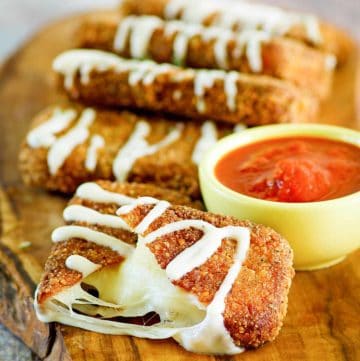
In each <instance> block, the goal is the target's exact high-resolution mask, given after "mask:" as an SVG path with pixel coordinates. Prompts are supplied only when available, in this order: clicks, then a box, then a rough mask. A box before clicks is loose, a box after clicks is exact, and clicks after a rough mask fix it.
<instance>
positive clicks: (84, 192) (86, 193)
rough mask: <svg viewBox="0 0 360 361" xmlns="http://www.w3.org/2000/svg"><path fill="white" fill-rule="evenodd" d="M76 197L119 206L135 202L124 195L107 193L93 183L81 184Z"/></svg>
mask: <svg viewBox="0 0 360 361" xmlns="http://www.w3.org/2000/svg"><path fill="white" fill-rule="evenodd" d="M75 196H76V197H79V198H82V199H87V200H89V201H92V202H97V203H105V204H117V205H118V206H123V205H126V204H130V203H132V202H133V201H134V198H131V197H128V196H125V195H123V194H119V193H115V192H110V191H107V190H105V189H103V188H101V187H100V186H99V185H98V184H96V183H93V182H87V183H83V184H81V185H80V186H79V187H78V188H77V190H76V193H75Z"/></svg>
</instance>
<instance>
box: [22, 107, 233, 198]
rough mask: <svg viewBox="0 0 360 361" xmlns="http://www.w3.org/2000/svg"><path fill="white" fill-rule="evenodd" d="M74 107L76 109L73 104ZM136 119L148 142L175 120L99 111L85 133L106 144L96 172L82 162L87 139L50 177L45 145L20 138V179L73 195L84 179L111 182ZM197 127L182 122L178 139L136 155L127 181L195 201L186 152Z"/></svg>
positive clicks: (223, 129) (43, 116)
mask: <svg viewBox="0 0 360 361" xmlns="http://www.w3.org/2000/svg"><path fill="white" fill-rule="evenodd" d="M71 107H73V105H71ZM64 108H66V106H65V107H64ZM78 109H79V110H80V109H81V108H80V107H78ZM53 110H54V107H50V108H48V109H46V110H44V111H43V112H41V113H40V114H39V115H37V116H36V117H35V120H34V123H33V126H32V128H33V127H35V126H38V125H39V124H40V123H42V122H45V121H46V120H48V119H49V116H50V115H51V114H52V112H53ZM140 119H145V120H147V121H149V123H150V124H151V127H152V131H151V134H150V136H149V138H148V139H149V142H150V143H153V142H158V141H159V140H160V139H162V138H163V137H164V136H165V135H166V134H167V132H168V131H169V129H171V127H173V126H174V125H175V124H176V121H170V120H168V119H164V118H163V117H156V116H153V117H149V116H138V115H135V114H134V113H130V112H126V111H123V112H115V111H106V110H100V109H98V110H97V116H96V121H95V122H94V124H93V125H92V126H91V128H90V136H91V135H93V134H95V133H96V134H100V135H102V136H103V137H104V139H105V143H106V146H105V148H103V150H101V151H100V152H99V158H98V164H97V167H96V170H95V172H90V171H88V170H87V169H86V168H85V165H84V163H85V158H86V150H87V147H88V141H87V142H85V143H84V144H82V145H80V146H77V147H76V148H75V149H74V151H73V152H72V153H71V155H70V156H69V157H68V158H67V160H66V161H65V163H64V165H63V166H62V168H61V169H60V170H59V171H58V172H57V174H55V175H51V174H50V173H49V170H48V165H47V153H48V149H46V148H37V149H34V148H31V147H29V146H28V145H27V144H26V143H25V142H24V143H23V144H22V146H21V151H20V155H19V167H20V172H21V175H22V178H23V180H24V182H25V183H26V184H27V185H31V186H37V187H42V188H46V189H48V190H53V191H60V192H63V193H73V192H74V191H75V189H76V187H77V186H78V185H79V184H81V183H83V182H86V181H92V180H95V179H108V180H113V179H114V176H113V173H112V163H113V160H114V158H115V156H116V154H117V152H118V150H119V149H120V148H121V147H122V146H123V145H124V144H125V142H126V141H127V139H128V137H129V136H130V134H131V133H132V131H133V128H134V126H135V124H136V122H137V121H138V120H140ZM200 126H201V123H200V124H199V123H196V122H192V123H190V122H187V123H185V126H184V130H183V133H182V137H181V139H179V140H178V141H176V142H174V143H172V144H171V145H169V146H168V147H166V148H163V149H162V150H161V151H159V152H157V153H155V154H153V155H149V156H145V157H142V158H140V159H138V160H137V161H136V163H135V164H134V167H133V169H132V170H131V172H130V174H129V177H128V181H134V182H138V183H153V184H156V185H158V186H160V187H165V188H171V189H175V190H179V191H181V192H183V193H184V194H188V195H190V196H192V197H193V198H194V199H199V198H200V190H199V184H198V177H197V167H196V166H195V165H194V164H193V162H192V160H191V155H192V151H193V149H194V146H195V144H196V141H197V140H198V138H199V136H200ZM218 130H219V136H220V137H221V136H223V135H224V134H226V133H228V132H229V131H230V128H226V127H218ZM89 138H90V137H89Z"/></svg>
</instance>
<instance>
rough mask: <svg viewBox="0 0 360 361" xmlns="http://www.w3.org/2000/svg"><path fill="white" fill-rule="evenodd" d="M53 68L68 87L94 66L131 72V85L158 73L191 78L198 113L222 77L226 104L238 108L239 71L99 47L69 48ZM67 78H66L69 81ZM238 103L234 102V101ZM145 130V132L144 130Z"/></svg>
mask: <svg viewBox="0 0 360 361" xmlns="http://www.w3.org/2000/svg"><path fill="white" fill-rule="evenodd" d="M54 69H55V70H56V71H58V72H59V73H61V74H63V75H64V77H65V87H66V86H67V84H72V83H73V76H74V75H75V74H76V73H77V70H79V71H80V74H82V75H81V79H84V78H85V79H86V80H87V79H88V75H89V73H90V72H91V71H92V70H93V69H97V70H98V71H106V70H109V69H113V70H114V71H120V72H121V71H124V72H129V73H130V74H129V78H128V81H129V84H130V85H136V84H137V83H139V82H143V84H151V83H152V82H153V81H154V80H155V79H156V78H157V76H158V75H159V74H169V75H171V77H170V81H171V82H178V81H181V80H182V79H184V78H186V77H190V78H192V79H193V82H194V93H195V96H196V97H197V102H196V108H197V110H198V112H199V113H204V112H205V110H206V102H205V101H204V95H205V91H206V89H207V88H212V87H213V85H214V83H215V81H216V80H217V79H219V80H220V81H221V82H222V84H223V87H224V93H225V97H226V103H227V106H228V108H229V110H230V111H235V110H236V97H237V84H236V82H237V80H238V78H239V75H238V74H237V73H236V72H226V71H223V70H194V69H186V70H183V69H181V68H179V67H176V66H172V65H169V64H156V63H154V62H152V61H149V60H147V61H136V60H129V59H123V58H121V57H118V56H115V55H113V54H109V53H106V52H102V51H98V50H69V51H67V52H65V53H63V54H61V55H59V56H58V57H57V58H56V59H55V62H54ZM66 79H67V80H66ZM234 103H235V104H234ZM142 132H143V131H142Z"/></svg>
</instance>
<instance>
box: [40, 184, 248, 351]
mask: <svg viewBox="0 0 360 361" xmlns="http://www.w3.org/2000/svg"><path fill="white" fill-rule="evenodd" d="M88 195H91V196H92V198H91V200H94V201H97V202H102V203H118V204H126V205H124V206H122V207H121V208H119V209H118V211H117V213H118V214H119V215H120V214H127V213H129V212H131V211H133V210H134V209H135V208H136V207H137V206H140V205H144V204H153V205H154V207H153V208H152V210H151V211H150V212H148V214H147V215H146V216H145V217H144V218H143V220H142V221H141V222H140V223H139V224H138V225H137V226H136V227H135V229H134V230H135V231H136V232H137V233H140V236H139V243H138V247H137V248H134V247H132V246H130V245H128V244H126V243H124V242H122V241H121V240H119V239H116V238H114V237H111V236H108V235H106V234H104V233H101V232H97V231H94V230H91V229H88V228H86V227H80V226H64V227H60V228H58V229H56V230H55V231H54V232H53V235H52V239H53V241H54V242H61V241H65V240H68V239H71V238H81V239H85V240H87V241H89V242H94V243H97V244H99V245H102V246H105V247H110V248H112V249H113V250H115V251H117V252H119V253H120V254H121V255H123V256H124V257H128V261H129V262H130V263H131V261H134V262H135V261H137V262H139V260H137V258H136V257H135V255H136V251H137V250H139V251H143V250H142V249H144V246H145V245H146V244H148V243H151V242H153V241H155V240H156V239H157V238H158V237H160V236H163V235H166V234H169V233H172V232H175V231H177V230H182V229H188V228H197V229H200V230H202V231H203V233H204V234H203V236H202V238H201V239H200V240H199V241H198V242H196V243H195V244H193V245H192V246H190V247H188V248H187V249H185V250H184V251H183V252H182V253H180V254H179V255H177V256H176V257H175V258H174V259H173V260H172V261H171V262H170V263H169V265H168V266H167V268H166V270H165V273H166V275H167V277H168V278H170V280H176V279H180V278H181V277H183V276H184V275H185V274H186V273H188V272H190V271H192V270H193V269H194V268H196V267H199V266H201V265H202V264H203V263H204V262H206V261H207V260H208V259H209V258H210V257H211V256H212V255H213V254H214V253H215V252H216V250H217V249H218V248H219V246H220V245H221V242H222V240H223V239H225V238H231V239H234V240H235V241H237V246H236V250H235V255H234V262H233V265H232V266H231V267H230V269H229V271H228V273H227V275H226V276H225V278H224V280H223V282H222V284H221V286H220V288H219V289H218V291H217V292H216V294H215V296H214V298H213V300H212V302H211V303H210V304H209V305H208V306H207V307H205V305H203V304H200V303H199V304H198V306H197V307H199V309H200V310H205V312H206V313H205V317H204V318H201V321H197V322H196V323H195V324H194V325H193V326H184V327H171V325H170V327H168V326H169V325H167V324H166V322H163V321H162V322H161V323H160V324H158V325H154V326H136V325H135V326H134V325H128V324H126V323H122V322H114V321H110V320H98V319H92V318H89V316H87V315H80V314H78V313H74V312H73V310H72V305H73V304H77V305H81V304H83V305H89V306H98V307H99V308H98V311H95V312H100V314H102V315H104V317H106V315H108V317H111V316H116V315H122V314H126V312H127V311H126V307H127V304H125V305H123V304H121V302H120V304H114V303H109V302H105V301H103V300H101V299H100V298H97V297H94V296H91V295H90V294H88V293H87V292H85V291H83V290H82V289H81V286H80V283H78V284H76V285H74V286H73V287H71V288H70V289H67V290H65V291H64V292H62V293H60V294H58V295H56V297H55V299H56V300H58V302H61V303H63V304H64V305H65V306H66V307H67V308H63V307H61V306H59V305H58V304H56V303H53V302H51V300H50V302H47V303H46V308H44V307H43V305H39V304H37V301H35V308H36V312H37V315H38V317H39V318H40V319H42V320H43V321H44V322H50V321H59V322H63V323H66V324H71V325H74V326H81V327H85V328H86V329H90V330H94V331H98V332H106V333H111V334H131V335H134V336H139V337H150V338H157V339H159V338H167V337H174V338H175V339H176V340H177V341H178V342H179V343H180V344H182V345H183V347H185V348H186V349H187V350H189V351H193V352H200V353H201V352H204V353H214V354H234V353H239V352H242V351H244V349H243V348H241V347H237V346H235V344H234V341H233V339H232V337H231V336H230V334H229V332H228V330H227V329H226V328H225V325H224V318H223V313H224V309H225V301H226V297H227V295H228V294H229V292H230V291H231V289H232V287H233V285H234V283H235V281H236V278H237V276H238V274H239V271H240V269H241V266H242V263H243V262H244V259H245V257H246V254H247V251H248V249H249V246H250V232H249V229H248V228H244V227H234V226H228V227H223V228H217V227H215V226H213V225H211V224H209V223H207V222H204V221H201V220H183V221H178V222H174V223H170V224H167V225H165V226H163V227H161V228H159V229H157V230H156V231H154V232H151V233H149V234H148V235H147V236H146V237H141V234H144V233H145V232H146V230H147V228H148V227H149V226H150V225H151V224H152V223H153V222H154V221H155V220H156V219H157V218H158V217H160V216H161V215H162V214H163V213H164V212H165V211H166V209H167V208H168V207H169V206H170V205H169V203H168V202H165V201H158V200H157V199H154V198H151V197H142V198H138V199H136V200H134V199H133V200H132V202H131V203H129V204H127V203H128V201H129V199H128V197H126V196H122V195H120V194H116V193H113V192H109V191H105V190H103V189H102V188H101V187H100V186H99V185H97V184H95V183H85V184H83V185H82V186H81V187H79V189H78V191H77V196H81V197H86V198H87V196H88ZM118 196H120V198H119V197H118ZM123 197H125V198H123ZM84 208H86V207H82V206H80V207H79V206H70V207H68V208H67V210H65V212H64V217H65V219H66V220H85V221H87V222H90V223H96V224H106V225H109V226H120V224H115V223H117V222H115V220H114V219H113V217H114V216H110V215H109V216H110V217H111V218H110V217H107V218H106V219H105V218H103V217H101V215H100V214H99V213H98V212H96V211H94V210H85V211H84ZM89 211H90V212H89ZM92 211H93V212H92ZM84 212H85V213H84ZM114 222H115V223H114ZM145 249H147V247H145ZM148 253H149V255H150V254H151V253H150V251H148ZM130 256H131V257H130ZM139 256H141V257H143V256H144V255H143V254H142V253H141V252H140V253H139ZM134 257H135V258H134ZM130 260H131V261H130ZM149 260H151V262H155V263H154V265H155V264H156V265H157V263H156V261H154V260H153V255H152V254H151V257H150V258H149ZM145 264H146V261H145ZM65 265H66V266H67V267H68V268H69V269H73V270H76V271H78V272H81V273H82V275H83V277H87V276H88V275H90V274H91V273H93V272H95V271H96V270H98V269H99V268H100V267H101V266H100V265H97V264H95V263H93V262H91V261H90V260H88V259H86V258H85V257H82V256H79V255H71V256H69V257H68V258H67V259H66V261H65ZM125 266H126V262H125V263H124V267H125ZM129 266H130V264H129ZM135 266H136V262H135V263H134V264H131V267H135ZM157 267H158V265H157ZM140 269H141V268H140ZM156 272H158V271H156ZM163 286H165V285H163ZM166 287H172V288H173V289H174V287H175V286H170V285H169V286H166ZM175 289H177V288H175ZM175 289H174V291H171V292H175ZM149 290H151V288H150V289H149ZM161 290H162V289H161ZM168 291H170V288H169V289H168ZM151 292H154V295H156V297H157V298H158V296H157V295H158V294H159V292H161V291H160V290H157V291H156V288H155V289H152V291H151ZM176 292H180V293H178V294H177V296H176V297H180V295H181V294H184V295H187V297H189V299H188V301H186V302H189V301H190V296H189V295H188V294H187V293H181V292H183V291H181V290H180V289H179V290H178V291H176ZM171 294H172V293H171ZM151 295H152V293H151ZM173 295H174V296H175V293H173ZM145 297H146V293H145ZM151 297H152V296H151ZM181 297H184V296H181ZM36 299H37V297H36ZM132 301H136V300H132ZM138 301H139V302H140V303H139V307H140V306H141V304H142V302H144V300H138ZM150 302H151V301H150ZM190 302H192V301H190ZM193 302H194V303H193V304H192V305H195V304H197V303H196V302H195V300H194V301H193ZM160 304H161V303H160ZM160 304H159V305H160ZM135 306H136V305H135ZM101 307H103V308H101ZM123 307H125V308H124V309H122V308H123ZM150 307H151V305H150ZM130 308H131V307H130ZM136 309H137V308H136V307H134V310H133V312H135V310H136ZM95 310H97V309H95ZM150 310H151V308H150V309H149V311H150ZM140 311H141V310H140V309H139V310H138V311H137V312H140ZM155 311H156V308H155ZM163 312H164V311H163ZM140 314H142V313H139V315H140ZM89 315H91V313H89ZM129 316H131V314H129Z"/></svg>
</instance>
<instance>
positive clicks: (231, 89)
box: [224, 71, 239, 112]
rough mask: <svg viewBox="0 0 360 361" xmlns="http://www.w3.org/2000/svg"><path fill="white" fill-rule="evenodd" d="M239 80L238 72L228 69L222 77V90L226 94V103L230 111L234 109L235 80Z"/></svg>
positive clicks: (236, 89) (236, 91)
mask: <svg viewBox="0 0 360 361" xmlns="http://www.w3.org/2000/svg"><path fill="white" fill-rule="evenodd" d="M238 80H239V73H237V72H236V71H230V72H228V73H227V74H226V76H225V79H224V90H225V95H226V105H227V107H228V109H229V110H230V111H232V112H234V111H236V104H237V102H236V100H237V99H236V98H237V94H238V87H237V82H238Z"/></svg>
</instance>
